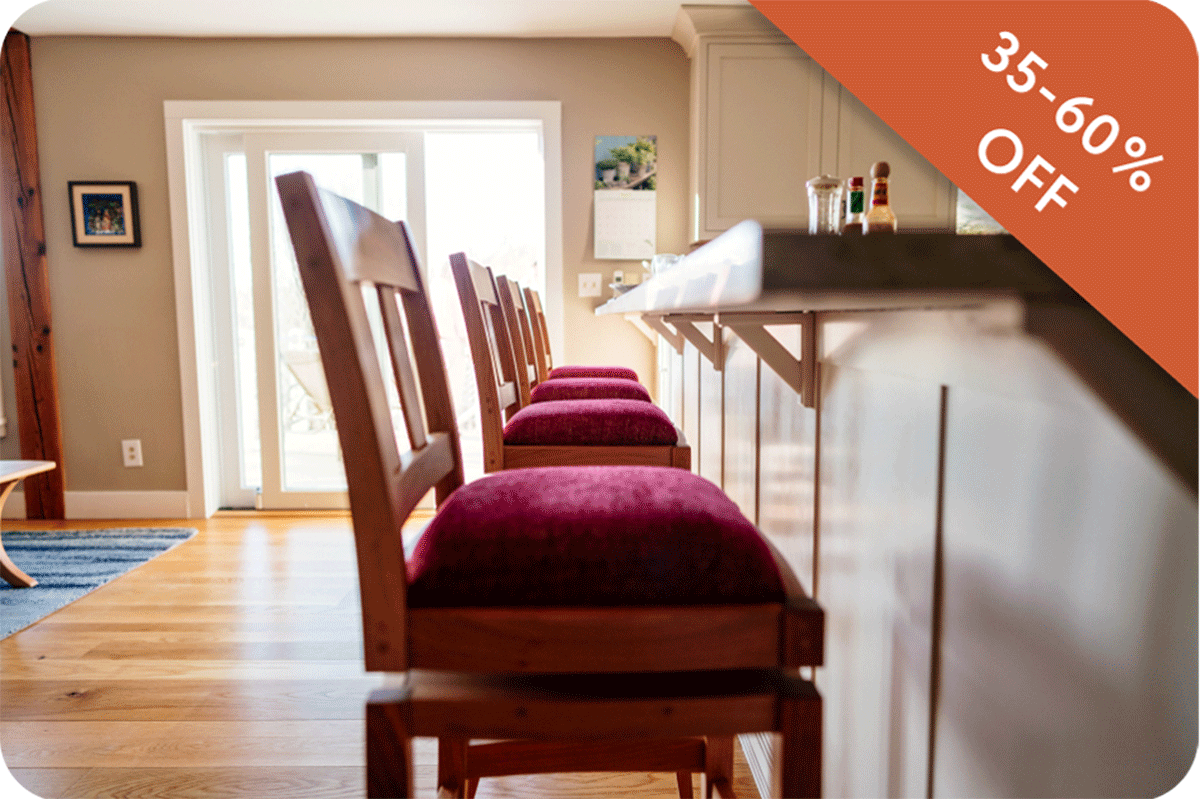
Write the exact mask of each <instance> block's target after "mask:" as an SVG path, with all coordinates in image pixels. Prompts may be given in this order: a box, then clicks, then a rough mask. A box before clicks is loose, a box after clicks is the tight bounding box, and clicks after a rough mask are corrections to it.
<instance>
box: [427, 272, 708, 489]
mask: <svg viewBox="0 0 1200 799" xmlns="http://www.w3.org/2000/svg"><path fill="white" fill-rule="evenodd" d="M450 271H451V272H452V273H453V274H454V282H455V285H456V286H457V288H458V296H459V300H460V302H461V304H462V309H463V317H464V319H465V321H466V328H467V341H468V344H469V345H470V348H471V360H472V362H473V363H474V367H475V381H476V386H477V388H478V392H479V405H480V414H479V417H480V428H481V433H482V436H483V464H484V471H485V472H498V471H503V470H505V469H518V468H528V467H532V466H572V465H574V466H579V465H596V464H599V465H611V464H640V465H648V466H676V467H679V468H683V469H689V468H691V448H690V447H688V446H687V442H686V441H685V439H684V438H683V432H682V431H681V430H679V428H678V427H676V426H675V424H674V423H673V422H671V419H670V417H668V416H667V415H666V413H664V412H663V410H662V409H661V408H659V407H657V406H655V405H654V404H653V403H650V402H644V401H640V400H633V399H577V400H559V401H549V402H537V403H529V402H528V400H527V398H526V397H525V396H523V392H522V391H521V388H520V381H521V375H520V374H519V366H518V364H519V362H520V358H521V356H519V355H518V354H517V352H518V349H517V348H518V347H520V346H521V344H520V339H519V335H518V336H514V335H512V333H511V331H510V329H509V326H508V324H507V321H506V319H505V313H504V308H503V307H502V305H501V302H500V297H499V294H498V292H497V290H496V282H495V279H494V278H493V276H492V273H491V271H490V270H489V269H487V268H486V267H484V266H481V265H480V264H477V263H474V262H472V261H470V260H469V259H468V258H467V257H466V256H465V255H464V254H463V253H454V254H453V255H451V256H450ZM548 382H553V380H551V381H548ZM539 388H540V386H539Z"/></svg>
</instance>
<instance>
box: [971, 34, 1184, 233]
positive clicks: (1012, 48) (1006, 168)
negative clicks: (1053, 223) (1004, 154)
mask: <svg viewBox="0 0 1200 799" xmlns="http://www.w3.org/2000/svg"><path fill="white" fill-rule="evenodd" d="M1000 38H1001V40H1003V41H1004V42H1005V45H1001V46H998V47H997V48H996V49H995V52H994V53H982V54H981V55H980V58H981V60H982V61H983V65H984V66H985V67H986V68H987V69H988V70H990V71H991V72H1004V71H1005V70H1007V69H1008V68H1009V65H1010V63H1011V60H1010V57H1011V56H1014V55H1016V54H1017V52H1018V51H1019V50H1020V49H1021V45H1020V42H1019V41H1018V40H1017V37H1016V36H1014V35H1013V34H1011V33H1009V32H1008V31H1001V32H1000ZM1048 66H1049V64H1047V63H1046V61H1045V59H1043V58H1042V57H1041V56H1039V55H1038V54H1037V53H1035V52H1033V51H1032V50H1030V51H1029V52H1027V53H1026V54H1025V56H1024V57H1023V58H1022V59H1021V60H1020V61H1019V62H1018V63H1017V65H1016V68H1015V72H1016V73H1018V74H1019V76H1020V77H1018V75H1017V74H1011V73H1010V74H1009V75H1007V76H1006V77H1007V80H1008V86H1009V88H1010V89H1012V90H1013V91H1014V92H1017V93H1018V94H1025V93H1027V92H1030V91H1032V90H1033V89H1034V87H1035V86H1036V85H1037V75H1036V74H1035V73H1034V69H1035V68H1037V69H1046V68H1047V67H1048ZM1038 94H1040V95H1041V96H1042V97H1044V98H1046V100H1048V101H1049V102H1051V103H1053V102H1055V101H1056V100H1057V99H1058V98H1057V97H1056V96H1055V95H1054V93H1053V92H1051V91H1050V90H1049V89H1048V88H1046V87H1045V86H1042V87H1040V88H1038ZM1094 102H1095V100H1094V99H1093V98H1091V97H1072V98H1071V99H1069V100H1065V101H1063V102H1062V103H1061V104H1060V105H1059V106H1058V110H1057V111H1056V112H1055V114H1054V121H1055V123H1056V124H1057V125H1058V129H1059V130H1061V131H1063V132H1064V133H1077V132H1078V131H1080V130H1082V131H1083V136H1082V137H1081V143H1082V144H1083V149H1085V150H1087V151H1088V152H1089V153H1091V154H1092V155H1100V154H1101V153H1104V152H1107V151H1108V149H1109V148H1110V147H1112V146H1113V144H1114V143H1115V142H1116V141H1117V139H1118V137H1119V136H1120V133H1121V125H1120V123H1119V122H1117V120H1116V118H1115V117H1114V116H1112V115H1111V114H1101V115H1100V116H1098V117H1096V118H1095V119H1093V120H1092V121H1091V122H1088V120H1087V117H1086V116H1085V115H1084V113H1083V111H1082V110H1081V109H1082V108H1083V107H1086V106H1090V105H1092V104H1093V103H1094ZM1085 123H1086V127H1085ZM997 139H1006V140H1008V141H1009V142H1010V143H1011V144H1012V146H1013V148H1014V150H1015V152H1014V154H1013V157H1012V159H1011V160H1009V161H1008V163H1004V164H997V163H995V162H994V161H992V160H991V158H990V157H989V154H988V150H989V148H990V147H991V145H992V142H994V141H996V140H997ZM1125 152H1126V154H1127V155H1128V156H1129V157H1130V158H1134V159H1140V160H1134V161H1131V162H1129V163H1127V164H1120V165H1118V166H1115V167H1113V170H1112V171H1113V172H1114V173H1117V172H1128V171H1130V170H1135V171H1134V172H1132V174H1130V176H1129V185H1130V186H1131V187H1132V188H1133V190H1134V191H1138V192H1142V191H1145V190H1146V189H1148V188H1150V173H1149V172H1147V171H1146V170H1145V169H1142V168H1141V167H1145V166H1149V165H1150V164H1156V163H1158V162H1159V161H1162V160H1163V157H1162V156H1161V155H1155V156H1151V157H1149V158H1142V156H1143V155H1145V154H1146V141H1145V139H1143V138H1141V137H1140V136H1130V137H1129V138H1128V139H1126V140H1125ZM1024 160H1025V148H1024V146H1023V145H1022V144H1021V138H1020V137H1019V136H1017V134H1015V133H1013V132H1012V131H1011V130H1007V129H1005V128H996V129H995V130H992V131H989V132H988V133H986V134H985V135H984V137H983V139H982V140H980V142H979V161H980V163H981V164H983V167H984V168H985V169H987V170H988V171H989V172H992V173H993V174H997V175H1006V174H1008V173H1010V172H1012V171H1014V170H1016V169H1017V167H1019V166H1020V165H1021V164H1022V163H1023V162H1024ZM1038 170H1044V171H1045V172H1046V174H1048V175H1053V174H1054V172H1055V171H1056V170H1055V168H1054V166H1053V165H1052V164H1050V163H1049V162H1048V161H1046V159H1044V158H1042V157H1041V156H1040V155H1035V156H1034V157H1033V158H1032V159H1030V161H1029V163H1028V164H1027V165H1026V167H1025V169H1024V170H1023V171H1022V172H1021V174H1020V176H1019V177H1018V178H1017V180H1016V182H1015V183H1013V185H1012V190H1013V191H1020V190H1021V188H1022V187H1023V186H1024V185H1025V184H1026V183H1032V184H1033V185H1034V186H1036V187H1038V188H1041V187H1042V186H1043V185H1044V181H1043V180H1042V178H1041V177H1039V176H1038V174H1037V173H1038ZM1062 189H1066V190H1068V191H1070V192H1072V193H1074V192H1077V191H1079V187H1078V186H1076V185H1075V184H1074V183H1073V182H1072V181H1071V180H1070V179H1069V178H1067V176H1066V175H1061V174H1060V175H1059V176H1058V177H1057V178H1056V179H1055V180H1054V182H1053V183H1052V184H1051V185H1050V188H1049V189H1047V190H1046V192H1045V193H1044V194H1043V195H1042V197H1041V199H1039V200H1038V202H1037V204H1036V208H1037V210H1039V211H1041V210H1042V209H1043V208H1045V207H1046V206H1047V205H1048V204H1049V203H1051V202H1053V203H1055V204H1057V205H1059V206H1065V205H1066V204H1067V201H1066V199H1065V198H1063V197H1062V196H1061V195H1060V194H1059V191H1061V190H1062Z"/></svg>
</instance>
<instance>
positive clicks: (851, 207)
mask: <svg viewBox="0 0 1200 799" xmlns="http://www.w3.org/2000/svg"><path fill="white" fill-rule="evenodd" d="M865 210H866V202H865V198H864V196H863V179H862V178H850V179H849V180H848V181H846V223H845V224H844V225H843V226H842V235H843V236H853V235H859V234H861V233H862V232H863V212H864V211H865Z"/></svg>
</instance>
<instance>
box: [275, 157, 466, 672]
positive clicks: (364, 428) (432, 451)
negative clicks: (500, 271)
mask: <svg viewBox="0 0 1200 799" xmlns="http://www.w3.org/2000/svg"><path fill="white" fill-rule="evenodd" d="M276 184H277V186H278V189H279V195H280V199H281V200H282V203H283V212H284V218H285V219H286V220H287V225H288V230H289V231H290V234H291V239H292V246H293V247H294V248H295V251H296V261H297V263H298V264H299V269H300V277H301V282H302V283H303V285H304V293H305V296H306V297H307V298H308V305H309V309H310V311H311V315H312V321H313V329H314V331H315V332H316V336H317V343H318V346H319V348H320V351H321V359H322V362H323V364H324V370H325V376H326V382H327V383H328V385H329V394H330V400H331V401H332V403H333V410H334V416H335V418H336V421H337V431H338V439H339V441H340V443H341V446H342V452H343V453H345V458H344V464H345V468H346V482H347V485H348V486H349V493H350V509H351V514H352V516H353V523H354V539H355V547H356V549H357V553H358V570H359V581H360V586H361V592H362V612H363V636H364V642H363V643H364V651H365V660H366V668H367V670H368V671H402V670H404V669H405V668H407V666H408V664H407V654H406V647H405V646H403V644H402V642H403V641H404V640H405V631H406V621H405V619H406V616H405V610H406V607H405V605H406V603H405V586H406V569H405V562H404V548H403V546H402V542H401V527H402V526H403V524H404V522H405V520H406V519H407V518H408V516H409V514H410V513H411V512H412V510H413V508H415V507H416V506H417V503H418V502H419V501H420V500H421V498H422V497H424V496H425V494H427V493H428V492H429V490H430V489H431V488H436V489H437V497H438V502H439V504H440V503H441V501H442V500H444V499H445V498H446V497H448V496H449V495H450V494H451V493H452V492H453V491H454V490H455V489H456V488H458V487H459V486H460V485H462V482H463V473H462V457H461V453H460V451H459V441H458V431H457V427H456V424H455V418H454V406H453V403H452V402H451V398H450V387H449V384H448V383H447V379H446V367H445V361H444V360H443V358H442V351H441V346H440V345H439V343H438V334H437V329H436V326H435V324H434V320H433V314H432V313H431V311H430V307H429V301H428V295H427V294H426V292H425V288H424V285H423V282H422V278H421V271H420V269H419V268H418V266H417V256H416V252H415V251H414V249H413V246H412V239H411V237H410V235H409V233H408V229H407V227H406V226H405V225H404V223H403V222H401V223H392V222H389V221H387V220H386V219H384V218H383V217H381V216H378V215H377V214H374V213H372V212H370V211H368V210H367V209H365V208H362V207H361V206H359V205H357V204H356V203H353V202H350V201H348V200H345V199H343V198H341V197H338V196H337V195H334V194H332V193H330V192H327V191H324V190H322V189H319V188H318V187H317V186H316V184H315V183H314V181H313V178H312V176H311V175H309V174H307V173H305V172H294V173H291V174H288V175H282V176H280V177H278V178H276ZM368 298H369V299H368ZM368 302H370V303H372V304H375V303H378V308H379V314H380V316H381V317H382V331H383V341H382V346H380V344H379V343H377V342H376V338H375V333H374V332H372V321H371V313H370V311H369V307H368ZM381 354H383V355H385V356H386V358H387V360H388V361H390V365H391V372H392V374H391V375H390V378H391V379H392V380H394V385H395V387H396V392H397V393H398V395H399V399H400V406H401V407H400V413H399V417H400V418H401V420H402V422H401V424H402V425H403V428H404V432H403V435H404V436H405V438H406V439H407V441H408V443H409V450H408V451H407V452H402V451H401V450H400V447H399V443H398V442H399V432H398V431H397V429H396V426H395V422H394V421H393V418H394V416H393V408H392V407H391V405H390V403H389V401H388V391H387V388H386V387H385V383H384V369H385V367H384V366H383V365H382V362H381V357H380V356H381ZM414 365H415V370H414Z"/></svg>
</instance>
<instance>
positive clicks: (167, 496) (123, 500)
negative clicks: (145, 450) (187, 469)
mask: <svg viewBox="0 0 1200 799" xmlns="http://www.w3.org/2000/svg"><path fill="white" fill-rule="evenodd" d="M63 504H64V506H65V507H64V510H65V511H66V517H67V518H68V519H186V518H189V513H188V508H189V505H188V493H187V492H186V491H67V492H65V493H64V495H63ZM4 518H5V519H24V518H25V492H24V491H14V492H13V493H12V494H11V495H10V496H9V498H8V502H6V503H4Z"/></svg>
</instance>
